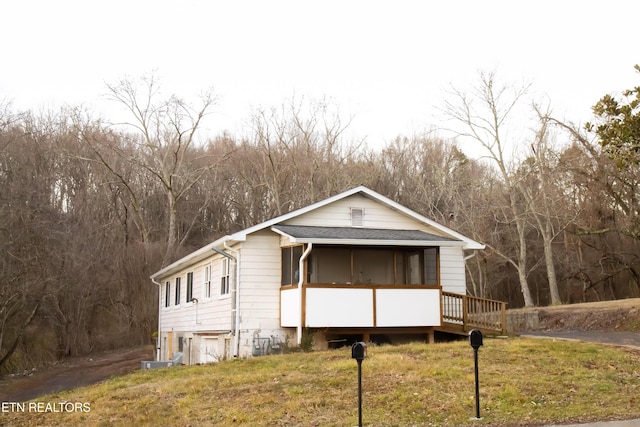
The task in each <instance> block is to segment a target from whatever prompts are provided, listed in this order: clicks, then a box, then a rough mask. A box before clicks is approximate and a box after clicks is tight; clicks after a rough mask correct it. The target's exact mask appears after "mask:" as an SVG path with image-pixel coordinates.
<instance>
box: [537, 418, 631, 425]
mask: <svg viewBox="0 0 640 427" xmlns="http://www.w3.org/2000/svg"><path fill="white" fill-rule="evenodd" d="M638 426H640V419H637V420H627V421H602V422H597V423H589V424H563V425H558V424H553V425H550V426H547V427H638Z"/></svg>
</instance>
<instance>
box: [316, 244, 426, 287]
mask: <svg viewBox="0 0 640 427" xmlns="http://www.w3.org/2000/svg"><path fill="white" fill-rule="evenodd" d="M308 262H309V264H310V265H309V268H308V269H309V271H311V272H312V273H311V274H310V275H309V282H310V283H322V284H356V285H359V284H364V285H367V284H372V285H394V284H395V285H424V284H426V285H437V284H438V248H435V247H432V248H392V247H387V248H362V247H342V246H320V247H314V249H313V251H312V252H311V255H310V257H309V261H308Z"/></svg>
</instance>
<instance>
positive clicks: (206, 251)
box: [151, 185, 484, 282]
mask: <svg viewBox="0 0 640 427" xmlns="http://www.w3.org/2000/svg"><path fill="white" fill-rule="evenodd" d="M354 194H361V195H363V196H365V197H368V198H370V199H372V200H375V201H377V202H378V203H381V204H382V205H384V206H387V207H388V208H390V209H393V210H394V211H396V212H399V213H401V214H403V215H406V216H407V217H409V218H412V219H414V220H416V221H418V222H420V223H423V224H425V225H428V226H430V227H432V228H433V229H435V230H438V231H440V232H442V233H443V234H445V235H447V236H449V238H447V237H441V236H435V235H432V234H429V233H425V232H422V233H424V234H426V235H430V236H435V237H437V238H438V239H439V240H438V242H447V243H448V244H449V246H455V245H456V244H455V242H456V241H459V242H460V244H461V245H462V247H463V249H484V245H483V244H482V243H479V242H476V241H475V240H472V239H470V238H468V237H465V236H463V235H462V234H460V233H458V232H457V231H454V230H452V229H450V228H448V227H445V226H444V225H442V224H439V223H437V222H435V221H433V220H431V219H429V218H427V217H425V216H423V215H420V214H419V213H417V212H414V211H412V210H411V209H409V208H407V207H405V206H402V205H401V204H399V203H397V202H394V201H393V200H391V199H389V198H387V197H385V196H383V195H382V194H380V193H377V192H375V191H373V190H371V189H370V188H367V187H365V186H363V185H361V186H358V187H354V188H352V189H350V190H347V191H344V192H342V193H339V194H336V195H335V196H332V197H329V198H326V199H324V200H321V201H319V202H316V203H312V204H310V205H308V206H305V207H303V208H300V209H296V210H294V211H291V212H289V213H286V214H284V215H280V216H278V217H275V218H272V219H270V220H268V221H265V222H262V223H260V224H256V225H254V226H253V227H249V228H246V229H244V230H240V231H238V232H235V233H233V234H231V235H227V236H224V237H221V238H219V239H218V240H216V241H215V242H212V243H209V244H208V245H206V246H204V247H202V248H200V249H198V250H196V251H194V252H192V253H190V254H189V255H187V256H185V257H183V258H181V259H179V260H177V261H176V262H174V263H172V264H170V265H168V266H166V267H164V268H163V269H161V270H160V271H158V272H156V273H154V274H153V275H151V280H152V281H154V282H155V279H157V278H162V277H166V276H168V275H171V274H173V273H175V272H176V271H177V270H179V269H181V268H183V267H186V266H188V265H190V264H194V263H196V262H200V261H202V260H204V259H206V258H208V257H209V256H210V255H211V253H212V251H213V249H212V248H216V249H222V250H224V249H225V245H226V244H229V243H233V242H243V241H245V240H247V236H248V235H250V234H253V233H255V232H257V231H260V230H264V229H267V228H269V229H271V227H273V226H275V225H277V224H279V223H282V222H285V221H287V220H289V219H292V218H295V217H298V216H301V215H304V214H306V213H308V212H311V211H314V210H316V209H318V208H321V207H323V206H327V205H330V204H331V203H334V202H337V201H338V200H342V199H345V198H347V197H350V196H352V195H354ZM283 227H284V226H283V225H278V227H275V228H276V230H277V229H280V230H281V234H282V231H283ZM288 227H291V226H288ZM319 228H323V229H325V231H326V229H327V228H329V227H319ZM334 228H335V227H334ZM357 229H359V230H371V229H366V228H357ZM276 230H274V231H276ZM387 231H389V232H391V231H398V230H387ZM404 231H407V230H404ZM411 231H418V230H411ZM276 232H277V231H276ZM285 234H287V233H286V232H285ZM292 237H295V236H292ZM422 237H425V236H422ZM360 240H362V239H360ZM370 240H371V239H370ZM382 240H386V241H387V242H389V241H390V240H389V239H382ZM433 242H435V240H433V241H431V245H433V244H434V243H433ZM342 243H344V240H343V241H342ZM370 243H371V242H370Z"/></svg>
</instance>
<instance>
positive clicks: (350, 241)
mask: <svg viewBox="0 0 640 427" xmlns="http://www.w3.org/2000/svg"><path fill="white" fill-rule="evenodd" d="M274 231H275V230H274ZM290 239H291V242H292V243H313V244H314V245H354V246H355V245H358V246H420V247H435V246H439V247H455V246H464V244H465V242H462V241H459V240H458V241H451V240H445V241H425V240H371V239H319V238H311V239H308V238H298V239H296V238H295V237H290Z"/></svg>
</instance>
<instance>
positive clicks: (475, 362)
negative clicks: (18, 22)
mask: <svg viewBox="0 0 640 427" xmlns="http://www.w3.org/2000/svg"><path fill="white" fill-rule="evenodd" d="M473 362H474V364H475V368H476V418H477V419H480V379H479V378H478V377H479V375H478V349H477V348H474V349H473Z"/></svg>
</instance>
